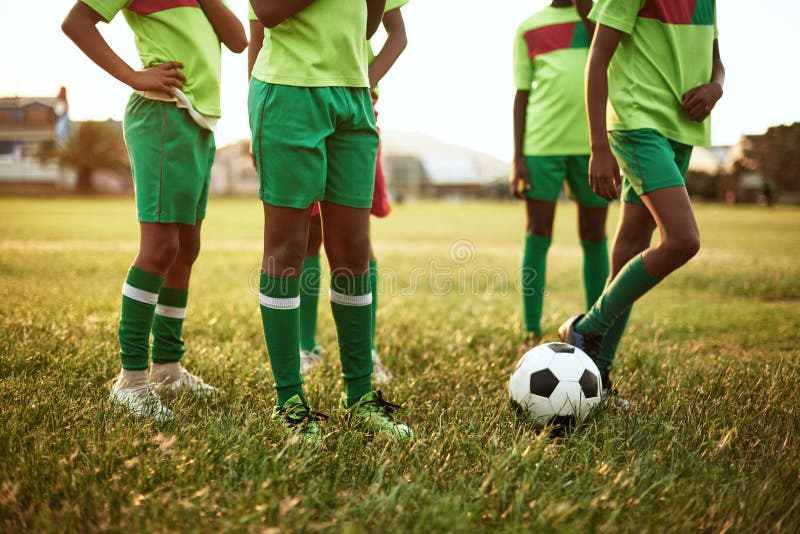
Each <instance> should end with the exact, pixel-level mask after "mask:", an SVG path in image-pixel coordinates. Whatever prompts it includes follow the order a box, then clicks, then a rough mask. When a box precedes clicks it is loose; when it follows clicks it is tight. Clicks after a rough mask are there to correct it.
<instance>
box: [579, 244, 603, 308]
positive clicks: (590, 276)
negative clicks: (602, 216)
mask: <svg viewBox="0 0 800 534" xmlns="http://www.w3.org/2000/svg"><path fill="white" fill-rule="evenodd" d="M581 247H583V289H584V293H585V295H586V309H587V310H588V309H589V308H591V306H592V304H594V301H596V300H597V298H598V297H599V296H600V294H601V293H603V288H605V286H606V282H607V281H608V274H609V266H608V245H607V239H606V238H605V237H604V238H603V239H601V240H600V241H583V240H581Z"/></svg>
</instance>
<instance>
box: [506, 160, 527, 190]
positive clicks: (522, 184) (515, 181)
mask: <svg viewBox="0 0 800 534" xmlns="http://www.w3.org/2000/svg"><path fill="white" fill-rule="evenodd" d="M530 188H531V179H530V177H529V176H528V165H527V164H526V163H525V158H514V166H513V167H512V168H511V174H510V175H509V177H508V191H509V193H511V195H512V196H515V197H517V198H525V191H527V190H528V189H530Z"/></svg>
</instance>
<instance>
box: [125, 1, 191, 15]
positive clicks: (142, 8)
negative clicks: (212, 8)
mask: <svg viewBox="0 0 800 534" xmlns="http://www.w3.org/2000/svg"><path fill="white" fill-rule="evenodd" d="M175 7H199V6H198V4H197V0H133V1H132V2H131V3H130V4H128V7H127V8H126V9H127V10H128V11H133V12H134V13H138V14H139V15H152V14H153V13H158V12H159V11H166V10H167V9H172V8H175Z"/></svg>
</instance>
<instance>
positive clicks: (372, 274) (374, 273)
mask: <svg viewBox="0 0 800 534" xmlns="http://www.w3.org/2000/svg"><path fill="white" fill-rule="evenodd" d="M369 287H370V288H372V327H371V328H370V332H369V339H370V347H371V348H372V350H375V348H376V345H375V329H376V328H377V327H376V321H377V319H378V260H369Z"/></svg>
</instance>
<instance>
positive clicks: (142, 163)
mask: <svg viewBox="0 0 800 534" xmlns="http://www.w3.org/2000/svg"><path fill="white" fill-rule="evenodd" d="M123 130H124V133H125V145H126V146H127V147H128V154H130V158H131V173H132V174H133V186H134V189H135V191H136V209H137V212H138V215H139V220H140V221H141V222H149V223H181V224H189V225H192V226H194V225H195V224H196V223H197V220H198V219H204V218H205V216H206V204H207V203H208V185H209V182H210V181H211V165H212V164H213V163H214V153H215V151H216V146H215V144H214V133H213V132H211V131H209V130H206V129H205V128H202V127H200V126H199V125H198V124H197V123H196V122H194V121H193V120H192V117H191V116H190V115H189V113H187V112H186V110H184V109H180V108H178V106H176V105H175V103H174V102H162V101H160V100H151V99H149V98H144V97H141V96H139V95H137V94H136V93H134V94H133V95H131V98H130V100H129V101H128V106H127V107H126V108H125V120H124V123H123Z"/></svg>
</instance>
